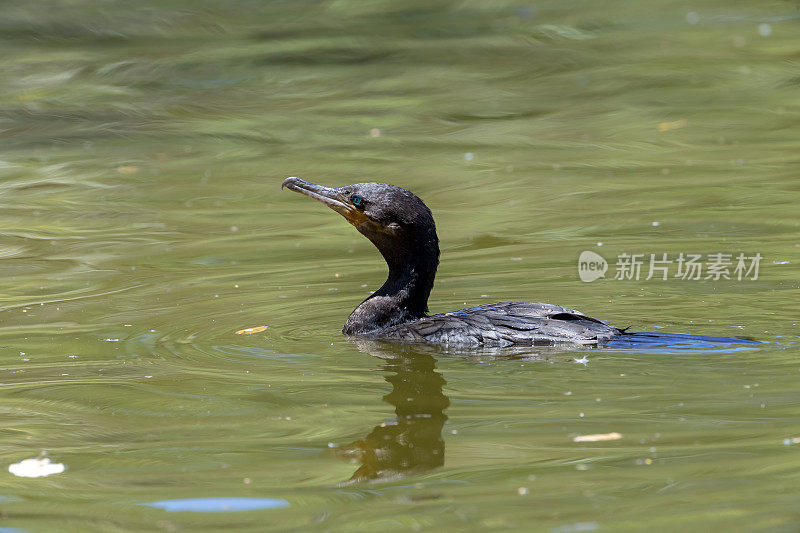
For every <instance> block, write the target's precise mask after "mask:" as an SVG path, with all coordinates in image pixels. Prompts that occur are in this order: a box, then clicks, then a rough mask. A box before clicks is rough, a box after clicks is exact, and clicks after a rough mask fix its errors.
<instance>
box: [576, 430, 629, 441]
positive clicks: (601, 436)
mask: <svg viewBox="0 0 800 533" xmlns="http://www.w3.org/2000/svg"><path fill="white" fill-rule="evenodd" d="M621 438H622V435H621V434H619V433H617V432H616V431H615V432H614V433H595V434H594V435H578V436H577V437H575V438H574V439H572V442H601V441H604V440H618V439H621Z"/></svg>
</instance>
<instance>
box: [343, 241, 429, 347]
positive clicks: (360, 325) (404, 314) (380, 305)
mask: <svg viewBox="0 0 800 533" xmlns="http://www.w3.org/2000/svg"><path fill="white" fill-rule="evenodd" d="M376 245H378V243H376ZM378 250H380V252H381V254H382V255H383V257H384V259H386V264H387V265H388V266H389V276H388V277H387V278H386V281H385V282H384V284H383V285H382V286H381V288H380V289H378V290H377V291H375V292H374V293H373V294H372V295H371V296H370V297H369V298H367V299H366V300H364V301H363V302H362V303H361V305H359V306H358V307H357V308H356V309H355V311H353V313H352V314H351V315H350V318H348V319H347V323H345V326H344V328H343V330H342V331H343V332H344V333H346V334H348V335H353V334H356V335H357V334H365V333H370V332H373V331H376V330H380V329H383V328H387V327H391V326H396V325H398V324H402V323H404V322H409V321H412V320H417V319H419V318H422V317H424V316H426V315H427V313H428V296H430V293H431V289H433V281H434V278H435V277H436V268H437V266H438V265H439V243H438V240H437V239H436V237H435V234H434V237H433V239H429V240H427V241H425V242H422V243H415V245H414V246H409V247H401V248H395V247H383V246H378ZM384 250H386V252H384Z"/></svg>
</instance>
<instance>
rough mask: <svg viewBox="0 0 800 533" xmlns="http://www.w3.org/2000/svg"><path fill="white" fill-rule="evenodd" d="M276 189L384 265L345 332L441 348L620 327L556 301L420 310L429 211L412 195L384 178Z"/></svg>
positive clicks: (435, 244)
mask: <svg viewBox="0 0 800 533" xmlns="http://www.w3.org/2000/svg"><path fill="white" fill-rule="evenodd" d="M283 187H287V188H288V189H290V190H292V191H296V192H299V193H301V194H304V195H306V196H309V197H311V198H314V199H315V200H318V201H319V202H321V203H323V204H325V205H327V206H328V207H330V208H331V209H333V210H334V211H336V212H337V213H339V214H340V215H342V216H344V218H346V219H347V221H348V222H350V223H351V224H352V225H353V226H355V227H356V229H357V230H358V231H360V232H361V233H362V234H363V235H364V236H366V237H367V238H368V239H369V240H370V241H372V244H374V245H375V246H376V247H377V248H378V250H379V251H380V253H381V255H383V257H384V259H385V260H386V263H387V264H388V265H389V277H388V279H387V280H386V282H385V283H384V284H383V286H382V287H381V288H380V289H378V290H377V291H375V292H374V293H373V294H372V295H371V296H370V297H369V298H367V299H366V300H364V301H363V302H362V303H361V305H359V306H358V307H357V308H356V310H355V311H353V313H352V314H351V315H350V318H348V319H347V322H346V323H345V325H344V328H343V329H342V332H343V333H345V334H346V335H352V336H357V337H363V338H369V339H379V340H393V341H401V342H425V343H430V344H437V345H441V346H447V347H454V348H459V347H478V346H487V347H490V346H491V347H505V346H512V345H532V344H559V343H573V344H598V343H601V342H603V341H607V340H609V339H611V338H613V337H615V336H617V335H620V334H622V333H624V331H623V330H622V329H619V328H615V327H614V326H612V325H610V324H608V323H606V322H604V321H602V320H598V319H596V318H591V317H588V316H586V315H584V314H582V313H580V312H578V311H575V310H573V309H567V308H566V307H561V306H560V305H552V304H543V303H528V302H503V303H495V304H487V305H479V306H476V307H468V308H466V309H460V310H458V311H452V312H450V313H442V314H438V315H428V296H429V295H430V292H431V289H432V288H433V279H434V277H435V276H436V267H437V266H438V265H439V239H438V237H437V236H436V224H435V223H434V221H433V215H432V214H431V211H430V209H428V206H426V205H425V204H424V203H423V202H422V200H420V199H419V198H418V197H417V196H416V195H415V194H413V193H411V192H410V191H407V190H406V189H402V188H400V187H396V186H394V185H387V184H385V183H356V184H354V185H347V186H345V187H338V188H331V187H324V186H322V185H317V184H315V183H310V182H308V181H305V180H302V179H300V178H287V179H286V180H285V181H284V182H283Z"/></svg>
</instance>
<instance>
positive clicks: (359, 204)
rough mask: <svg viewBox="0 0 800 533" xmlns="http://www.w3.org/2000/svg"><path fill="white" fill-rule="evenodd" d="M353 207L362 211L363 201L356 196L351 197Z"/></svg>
mask: <svg viewBox="0 0 800 533" xmlns="http://www.w3.org/2000/svg"><path fill="white" fill-rule="evenodd" d="M353 205H354V206H356V207H358V208H359V209H363V208H364V199H363V198H361V197H360V196H358V195H356V196H353Z"/></svg>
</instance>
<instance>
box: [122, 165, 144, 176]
mask: <svg viewBox="0 0 800 533" xmlns="http://www.w3.org/2000/svg"><path fill="white" fill-rule="evenodd" d="M117 172H119V173H120V174H126V175H130V174H136V173H137V172H139V167H137V166H133V165H123V166H121V167H117Z"/></svg>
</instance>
